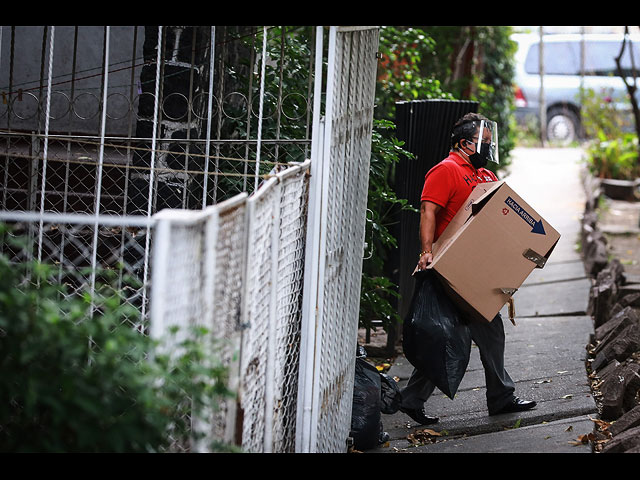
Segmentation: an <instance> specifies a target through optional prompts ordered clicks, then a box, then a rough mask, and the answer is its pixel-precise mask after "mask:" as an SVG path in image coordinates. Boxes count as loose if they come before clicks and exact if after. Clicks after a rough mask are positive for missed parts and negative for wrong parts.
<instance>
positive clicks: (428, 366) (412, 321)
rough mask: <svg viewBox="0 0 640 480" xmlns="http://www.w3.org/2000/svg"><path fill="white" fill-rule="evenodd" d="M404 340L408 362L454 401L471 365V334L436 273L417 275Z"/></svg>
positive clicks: (404, 326)
mask: <svg viewBox="0 0 640 480" xmlns="http://www.w3.org/2000/svg"><path fill="white" fill-rule="evenodd" d="M402 336H403V338H402V346H403V350H404V354H405V356H406V357H407V360H409V362H410V363H411V364H412V365H413V366H414V367H415V368H416V369H418V370H420V371H421V372H423V373H424V374H425V375H426V376H427V378H429V379H430V380H431V381H432V382H433V383H434V384H435V385H436V387H438V388H439V389H440V390H441V391H442V393H444V394H445V395H447V396H448V397H449V398H451V399H453V397H454V395H455V394H456V391H457V390H458V386H459V385H460V382H461V381H462V377H463V376H464V374H465V371H466V369H467V365H468V364H469V357H470V355H471V332H470V330H469V327H468V326H467V325H466V323H465V322H464V321H463V319H462V318H461V316H460V314H459V313H458V309H457V308H456V306H455V304H454V303H453V301H452V300H451V299H450V298H449V297H448V296H447V295H446V293H445V291H444V288H443V286H442V285H441V284H440V280H439V279H438V278H437V276H436V273H435V272H434V271H432V270H426V271H423V272H420V273H418V274H416V286H415V290H414V293H413V298H412V300H411V306H410V308H409V312H408V314H407V316H406V318H405V320H404V325H403V333H402Z"/></svg>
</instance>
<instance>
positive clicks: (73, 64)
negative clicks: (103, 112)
mask: <svg viewBox="0 0 640 480" xmlns="http://www.w3.org/2000/svg"><path fill="white" fill-rule="evenodd" d="M77 54H78V27H77V26H75V27H74V34H73V58H72V61H71V91H70V93H69V102H70V103H71V105H73V95H74V93H75V83H76V61H77V57H78V55H77ZM67 132H68V134H69V140H67V161H66V163H65V166H64V189H63V196H62V212H63V213H67V207H68V196H69V169H70V168H71V164H70V160H71V144H72V142H71V134H72V132H73V111H72V107H71V106H70V107H69V128H68V130H67ZM65 245H66V236H64V235H63V236H62V238H61V239H60V255H59V257H58V264H59V265H60V269H59V270H58V281H59V282H61V281H62V275H63V273H64V250H65Z"/></svg>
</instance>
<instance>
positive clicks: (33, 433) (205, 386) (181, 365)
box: [0, 225, 230, 452]
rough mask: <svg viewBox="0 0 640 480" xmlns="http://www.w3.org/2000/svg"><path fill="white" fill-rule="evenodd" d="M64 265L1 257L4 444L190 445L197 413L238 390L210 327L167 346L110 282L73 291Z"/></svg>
mask: <svg viewBox="0 0 640 480" xmlns="http://www.w3.org/2000/svg"><path fill="white" fill-rule="evenodd" d="M0 227H1V225H0ZM0 237H2V231H1V229H0ZM54 273H56V274H57V269H55V270H54V269H53V268H52V267H51V266H49V265H45V264H42V263H39V262H36V261H32V262H27V263H23V264H18V265H16V264H11V263H10V262H9V261H8V259H7V258H6V256H4V255H0V371H1V372H2V375H0V451H2V452H163V451H171V448H172V445H175V444H179V445H181V446H185V445H186V446H187V448H188V445H189V443H190V442H191V440H192V436H191V430H190V415H191V412H192V411H194V410H198V411H199V410H202V409H206V408H215V402H216V401H217V400H219V399H220V398H221V397H222V396H225V395H229V394H230V392H228V390H227V389H226V387H225V385H226V375H227V372H226V369H225V368H223V367H222V366H221V365H219V364H217V363H216V362H215V361H214V359H212V358H211V355H210V354H207V353H206V352H205V351H204V347H203V342H202V341H201V340H202V338H204V337H205V336H206V335H207V332H206V331H205V330H202V329H200V330H198V331H195V332H194V334H193V335H191V336H190V338H189V340H186V341H183V342H181V344H180V345H179V347H180V348H179V350H180V354H178V355H169V354H167V353H163V350H162V349H161V348H160V347H162V345H163V343H162V342H155V341H153V340H152V339H150V338H149V337H147V336H145V335H143V334H141V333H140V332H138V331H136V330H135V329H134V328H132V327H131V325H130V324H129V321H130V320H131V319H132V318H137V317H138V316H139V314H138V312H137V310H136V309H135V308H133V307H131V306H128V305H126V304H124V303H123V302H122V299H121V298H120V296H119V295H118V294H117V292H116V290H115V289H114V288H112V287H111V286H110V285H99V286H98V288H96V293H95V295H94V296H90V295H88V294H87V293H84V294H82V295H69V294H68V293H67V292H66V290H65V288H64V286H63V285H60V284H58V283H56V282H55V281H51V279H52V278H55V276H54V275H53V274H54ZM92 309H95V310H94V311H93V314H92ZM170 340H171V339H170V338H168V339H167V341H170ZM213 448H214V449H218V450H219V449H224V448H226V447H224V446H223V445H214V446H213Z"/></svg>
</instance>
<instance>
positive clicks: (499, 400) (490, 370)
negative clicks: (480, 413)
mask: <svg viewBox="0 0 640 480" xmlns="http://www.w3.org/2000/svg"><path fill="white" fill-rule="evenodd" d="M469 329H470V330H471V339H472V340H473V342H474V343H475V344H476V345H477V346H478V350H479V351H480V360H481V361H482V366H483V367H484V377H485V382H486V387H487V407H488V409H489V413H492V412H494V411H497V410H499V409H501V408H502V407H504V406H505V405H506V404H507V403H509V402H510V401H511V399H512V398H513V392H514V391H515V384H514V383H513V380H511V377H510V376H509V374H508V373H507V371H506V370H505V368H504V324H503V321H502V316H501V315H500V314H499V313H498V315H496V317H495V318H494V319H493V321H491V322H486V323H485V322H479V321H471V322H469ZM434 389H435V385H434V384H433V383H432V382H431V381H430V380H429V379H428V378H427V377H425V376H424V375H423V374H422V373H420V372H419V371H418V370H416V369H415V368H414V369H413V373H412V374H411V377H410V378H409V382H408V383H407V386H406V387H405V388H404V389H403V390H402V391H401V393H402V407H404V408H407V409H420V408H422V407H423V406H424V403H425V402H426V401H427V400H428V399H429V397H430V396H431V394H432V393H433V390H434Z"/></svg>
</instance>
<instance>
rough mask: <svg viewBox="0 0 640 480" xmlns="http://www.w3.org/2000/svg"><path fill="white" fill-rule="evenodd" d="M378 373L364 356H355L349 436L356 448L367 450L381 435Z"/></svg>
mask: <svg viewBox="0 0 640 480" xmlns="http://www.w3.org/2000/svg"><path fill="white" fill-rule="evenodd" d="M380 390H381V380H380V373H379V372H378V370H377V369H376V367H374V366H373V365H371V364H370V363H369V362H367V361H366V360H365V359H364V358H362V357H358V358H356V369H355V378H354V385H353V409H352V412H351V437H353V446H354V448H355V449H356V450H368V449H371V448H374V447H376V446H377V445H378V444H379V441H380V438H381V436H382V433H383V432H382V420H381V415H380V408H381V405H382V401H381V398H380Z"/></svg>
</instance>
